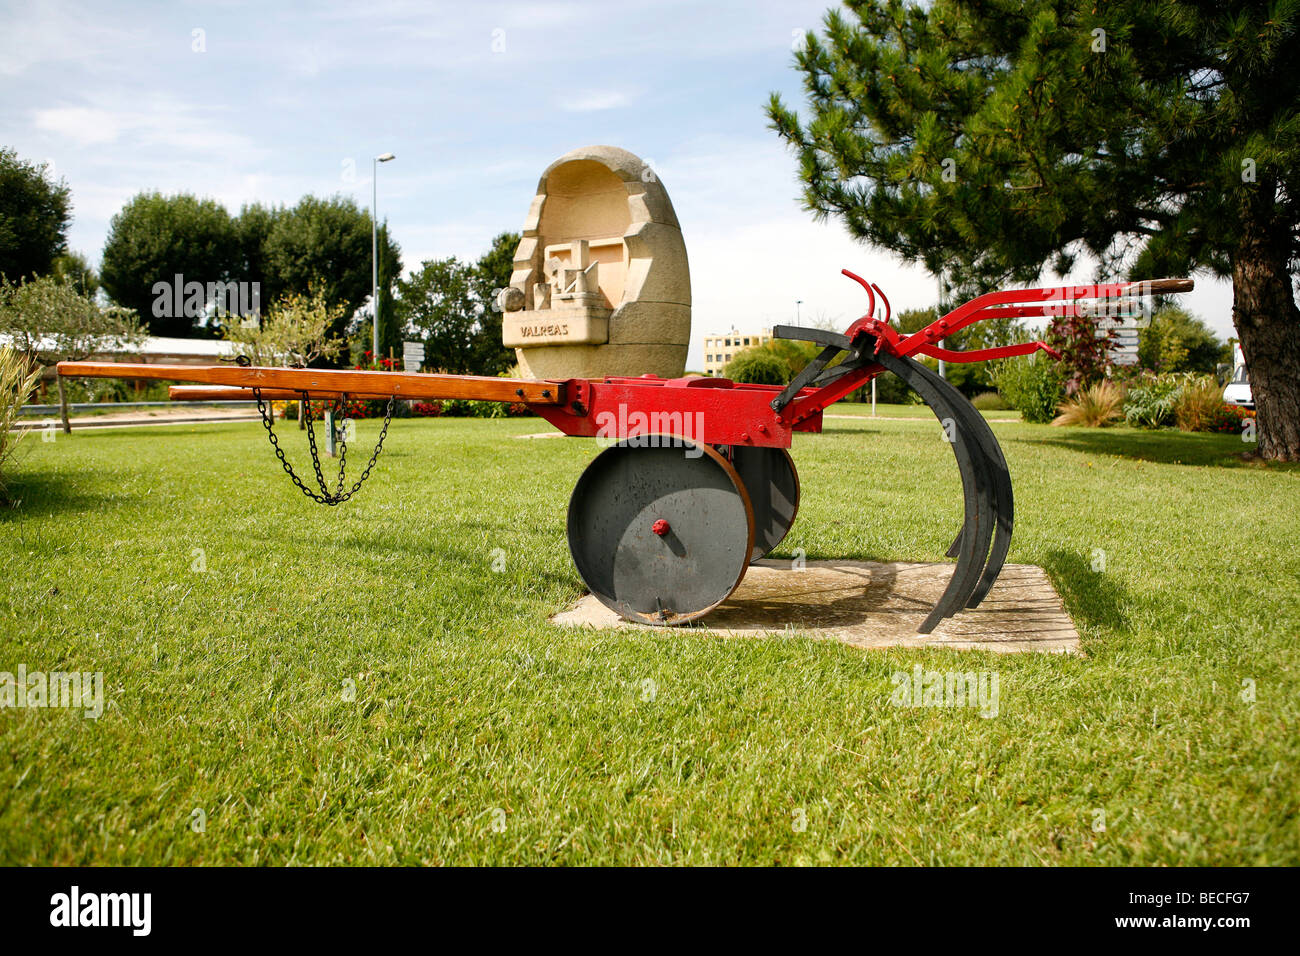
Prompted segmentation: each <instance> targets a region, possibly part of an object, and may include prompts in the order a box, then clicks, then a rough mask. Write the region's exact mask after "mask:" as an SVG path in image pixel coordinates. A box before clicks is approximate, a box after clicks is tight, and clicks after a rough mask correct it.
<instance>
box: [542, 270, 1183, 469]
mask: <svg viewBox="0 0 1300 956" xmlns="http://www.w3.org/2000/svg"><path fill="white" fill-rule="evenodd" d="M843 273H844V275H846V276H848V277H849V278H851V279H853V280H854V281H855V282H857V283H858V284H859V285H861V286H862V288H863V289H865V290H866V293H867V301H868V311H867V314H866V315H864V316H862V317H861V318H859V319H858V320H857V321H856V322H854V323H853V324H852V325H850V326H849V327H848V329H847V330H846V332H845V336H846V337H847V338H848V339H849V340H850V341H854V340H856V339H857V338H858V336H860V335H870V336H872V337H874V338H875V340H876V352H877V353H879V352H880V350H881V349H887V350H888V351H889V352H890V353H892V354H893V355H897V356H902V357H909V356H914V355H917V354H918V353H919V354H921V355H928V356H931V357H933V358H939V359H943V360H944V361H945V362H982V361H987V360H989V359H999V358H1009V357H1012V356H1017V355H1029V354H1031V353H1033V352H1036V351H1039V350H1040V349H1041V350H1042V351H1045V352H1047V353H1048V354H1049V355H1052V356H1053V357H1054V358H1057V359H1059V358H1060V355H1059V353H1057V352H1056V351H1054V350H1053V349H1052V348H1050V347H1049V346H1048V345H1047V344H1046V343H1044V342H1025V343H1022V344H1019V345H1005V346H999V347H997V348H988V349H975V350H971V351H968V352H959V351H954V350H952V349H947V348H941V347H940V346H939V345H938V344H937V343H938V342H939V341H940V340H942V339H944V338H946V337H948V336H950V335H952V334H953V333H954V332H958V331H960V330H961V329H964V328H966V327H967V326H969V325H971V324H973V323H975V322H979V321H983V320H984V319H999V318H1052V317H1055V316H1060V315H1079V314H1087V312H1086V311H1085V310H1084V309H1083V308H1082V307H1080V306H1079V305H1077V304H1076V303H1077V302H1078V301H1079V300H1084V299H1103V300H1115V299H1121V300H1122V298H1123V297H1124V296H1130V295H1134V294H1137V295H1144V294H1149V293H1150V292H1151V291H1161V289H1160V288H1156V287H1157V286H1159V284H1160V283H1164V284H1165V286H1164V287H1165V288H1169V289H1170V290H1171V291H1184V290H1185V289H1186V288H1189V287H1190V285H1191V283H1190V281H1189V280H1157V282H1156V283H1143V282H1112V283H1103V284H1098V285H1088V286H1048V287H1043V288H1033V289H1014V290H1010V291H1004V292H989V293H986V294H985V295H981V296H978V297H976V298H974V299H971V300H970V301H969V302H965V303H963V304H962V305H959V306H957V308H955V309H953V310H952V311H951V312H949V313H947V314H946V315H944V316H942V317H940V318H939V319H936V320H935V321H934V322H931V323H930V324H929V325H927V326H926V327H925V328H924V329H921V330H920V331H919V332H914V333H912V334H911V335H907V336H904V335H900V334H899V332H898V331H897V330H896V329H894V328H893V327H892V326H891V325H890V324H889V320H890V318H891V315H892V310H891V308H890V304H889V298H888V297H887V296H886V295H885V293H884V291H883V290H881V288H880V287H879V286H878V285H875V284H874V283H869V282H867V281H866V280H865V279H863V278H861V277H860V276H856V275H854V274H853V273H852V272H850V271H849V270H847V269H845V270H843ZM1172 284H1181V286H1180V287H1179V288H1177V289H1175V288H1173V285H1172ZM877 296H879V298H880V301H881V303H882V304H883V306H884V310H885V316H884V318H883V319H878V318H876V317H875V311H876V299H877ZM1130 304H1131V303H1129V302H1125V303H1124V305H1125V306H1126V307H1127V306H1128V305H1130ZM883 371H884V366H882V365H879V364H871V365H868V366H864V367H863V368H860V369H856V370H854V371H852V372H849V373H847V374H845V375H843V376H841V377H840V378H838V379H836V380H835V381H833V382H830V383H829V384H826V385H823V386H822V387H820V388H805V389H803V390H802V391H800V392H799V394H798V395H797V396H795V398H794V400H793V401H791V402H790V403H789V404H788V405H786V406H785V407H784V408H782V409H781V410H780V411H776V410H774V409H773V408H772V407H771V402H772V399H774V398H775V397H776V396H777V395H778V394H780V392H781V391H782V389H781V388H780V387H779V386H775V385H745V384H739V383H735V382H731V381H730V380H728V379H717V378H704V377H697V376H691V377H687V378H677V379H663V378H657V377H655V376H652V375H646V376H642V377H640V378H613V377H611V378H605V379H569V380H567V381H564V382H563V383H557V384H563V386H564V392H563V394H564V398H565V400H564V404H562V405H530V407H531V408H532V410H533V411H534V412H536V413H537V414H538V415H540V416H541V417H542V418H545V419H546V420H547V421H548V422H550V423H551V424H552V425H554V426H555V427H556V428H558V429H559V430H560V431H562V432H564V434H566V435H572V436H582V437H605V438H608V439H609V440H610V441H611V442H613V441H619V440H622V439H625V438H633V437H636V436H639V435H642V436H649V435H655V434H673V435H679V436H682V437H686V438H693V439H695V440H697V441H701V442H704V443H706V444H710V445H752V446H756V447H771V448H789V447H790V444H791V441H792V440H793V434H794V432H796V431H806V432H819V431H821V427H822V413H823V412H824V411H825V409H826V408H827V407H829V406H830V405H832V404H834V403H835V402H838V401H839V400H840V399H842V398H844V397H845V396H846V395H848V394H850V393H851V392H854V391H856V390H857V389H859V388H861V387H862V386H863V385H864V384H866V383H867V382H869V381H870V380H871V379H872V378H874V377H875V376H877V375H879V374H880V373H881V372H883Z"/></svg>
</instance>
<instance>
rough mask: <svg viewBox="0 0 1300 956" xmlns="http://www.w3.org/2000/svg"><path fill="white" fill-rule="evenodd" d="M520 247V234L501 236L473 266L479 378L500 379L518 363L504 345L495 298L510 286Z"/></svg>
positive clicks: (475, 359) (473, 362)
mask: <svg viewBox="0 0 1300 956" xmlns="http://www.w3.org/2000/svg"><path fill="white" fill-rule="evenodd" d="M518 247H519V233H517V232H503V233H500V234H499V235H497V236H496V237H495V238H493V240H492V244H491V246H490V247H489V248H488V251H487V252H485V253H484V254H483V255H482V256H481V257H480V258H479V260H478V262H477V263H475V265H474V275H473V277H472V279H471V287H472V291H473V295H474V298H475V299H476V300H477V302H478V306H479V309H478V316H479V323H478V330H477V333H476V334H475V336H474V342H473V357H472V359H471V367H473V368H474V369H475V370H476V371H477V374H479V375H497V374H499V373H501V372H504V371H505V370H506V369H508V368H509V367H510V366H511V365H513V364H514V362H515V350H514V349H508V348H506V347H505V346H504V345H502V344H501V319H502V315H501V307H500V306H499V305H498V304H497V300H496V296H497V293H498V292H499V291H500V290H501V289H504V288H505V287H506V286H508V285H509V284H510V275H511V273H512V272H514V268H515V250H516V249H517V248H518Z"/></svg>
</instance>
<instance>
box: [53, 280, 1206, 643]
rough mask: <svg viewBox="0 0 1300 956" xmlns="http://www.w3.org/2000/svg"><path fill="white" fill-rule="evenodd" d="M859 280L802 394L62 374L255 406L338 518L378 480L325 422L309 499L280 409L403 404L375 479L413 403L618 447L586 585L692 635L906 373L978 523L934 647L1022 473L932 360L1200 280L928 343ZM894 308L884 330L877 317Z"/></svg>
mask: <svg viewBox="0 0 1300 956" xmlns="http://www.w3.org/2000/svg"><path fill="white" fill-rule="evenodd" d="M844 274H845V275H847V276H849V277H850V278H852V279H853V280H854V281H856V282H858V283H859V284H860V285H861V286H862V287H863V289H864V290H866V293H867V296H868V309H867V313H866V314H865V315H864V316H862V317H861V318H860V319H858V320H857V321H856V322H854V323H853V324H852V325H850V326H849V327H848V329H846V330H845V331H844V333H842V334H841V333H836V332H829V331H825V330H822V329H810V328H800V327H796V326H777V327H776V328H775V329H773V334H774V335H775V336H777V337H779V338H787V339H798V340H803V341H810V342H815V343H817V344H819V345H821V346H823V348H822V350H821V352H820V353H819V354H818V355H817V357H816V358H815V359H814V360H813V361H811V362H810V363H809V364H808V365H807V367H805V368H804V369H803V370H802V371H801V372H800V373H799V374H798V375H797V376H796V377H795V378H794V380H793V381H792V382H791V383H790V384H789V385H787V386H785V387H784V388H782V387H779V386H766V385H747V384H741V383H736V382H731V381H729V380H727V379H715V378H704V377H697V376H691V377H686V378H679V379H662V378H656V377H653V376H645V377H641V378H618V377H607V378H601V379H567V380H563V381H540V380H532V379H504V378H482V377H475V376H461V375H435V374H418V373H417V374H406V373H390V372H356V371H335V370H327V369H304V368H256V367H249V366H245V365H239V366H203V367H196V366H167V365H127V364H118V363H94V362H62V363H60V364H59V372H60V374H63V375H72V376H100V377H120V378H151V379H165V380H173V381H185V382H198V383H204V385H205V386H207V387H193V386H173V387H172V389H171V393H172V397H173V398H175V399H178V400H184V399H190V400H211V399H214V398H240V397H249V398H252V399H254V400H256V401H257V403H258V408H259V409H260V410H261V412H262V416H263V423H264V425H265V427H266V429H267V432H268V434H269V435H270V437H271V441H272V444H273V445H274V446H275V449H276V453H277V455H279V456H280V461H281V463H282V465H283V467H284V469H285V470H286V471H287V472H288V473H289V474H290V476H291V477H292V478H293V480H294V482H295V484H297V486H298V487H299V488H300V489H301V490H302V491H303V493H304V494H306V495H308V496H309V497H311V498H313V499H314V500H316V501H318V502H321V503H322V504H328V505H335V504H339V503H341V502H343V501H346V500H347V499H348V498H350V497H351V496H352V495H353V494H354V493H355V492H356V491H357V490H358V489H359V488H360V487H361V484H362V482H364V480H365V478H366V475H368V474H369V472H370V467H367V468H366V471H365V473H364V474H363V475H362V476H361V478H360V480H358V481H356V482H355V483H354V484H353V485H352V487H351V488H350V490H347V491H345V490H344V486H345V483H344V477H343V471H342V463H341V466H340V472H339V476H338V483H337V485H336V487H335V489H334V490H333V491H331V490H330V488H329V486H328V484H327V482H326V481H325V478H324V476H323V473H322V471H321V467H320V465H321V463H320V460H319V457H318V456H317V455H316V444H315V433H314V431H313V430H311V424H310V420H309V422H308V425H309V438H310V439H311V447H312V459H313V465H314V468H315V477H316V480H317V484H318V485H319V492H317V491H315V490H313V489H312V488H309V487H308V486H307V485H306V484H305V483H304V482H303V481H302V480H300V479H299V478H298V476H297V475H296V474H295V473H294V471H293V469H292V467H291V466H290V465H289V463H288V462H287V461H286V460H285V459H284V456H283V453H282V452H281V450H280V448H279V445H278V441H277V439H276V436H275V432H274V428H273V425H272V413H271V411H270V409H269V407H268V403H269V402H270V401H271V400H273V399H298V398H309V399H324V400H337V401H342V400H344V399H345V398H347V397H351V398H386V399H389V416H388V417H386V418H385V420H384V428H383V432H381V437H380V444H379V446H377V447H376V449H375V454H374V455H373V456H372V457H371V460H370V466H373V464H374V461H375V458H376V457H377V456H378V454H379V450H380V448H381V447H382V444H383V436H384V435H386V434H387V430H388V424H389V417H391V414H392V402H393V400H395V399H425V400H428V399H478V400H486V401H500V402H512V403H518V402H522V403H525V404H527V405H528V406H529V408H531V409H532V410H533V411H534V412H536V413H537V414H538V415H540V416H541V417H542V418H545V419H546V420H547V421H548V422H550V423H551V424H552V425H554V426H555V427H556V428H558V429H559V430H560V431H562V432H563V433H564V434H566V435H570V436H574V437H594V438H598V439H602V440H603V441H604V443H606V444H607V446H608V447H606V448H605V449H604V450H603V451H602V452H601V453H600V454H599V455H597V456H596V458H595V459H594V460H593V461H592V462H591V464H590V465H589V466H588V467H587V469H586V471H584V472H583V474H582V475H581V477H580V478H579V479H578V483H577V485H576V487H575V488H574V491H573V494H572V496H571V498H570V501H569V514H568V540H569V550H570V553H571V554H572V556H573V561H574V564H575V565H576V567H577V570H578V573H579V575H580V576H581V577H582V579H583V581H584V582H585V583H586V584H587V586H588V587H589V588H590V589H591V592H592V593H593V594H594V595H596V597H597V598H599V599H600V600H601V601H602V602H603V603H604V604H606V605H607V606H609V607H611V608H613V609H614V610H615V611H617V612H618V613H619V614H621V615H622V616H623V617H625V618H628V619H629V620H634V621H641V622H645V623H650V624H682V623H686V622H688V621H693V620H696V619H698V618H700V617H702V616H704V615H705V614H707V613H708V612H709V611H711V610H712V609H713V608H715V607H717V606H718V605H719V604H721V603H722V602H723V601H725V600H726V599H727V598H728V597H729V596H730V595H731V593H732V592H733V591H734V590H735V589H736V587H737V585H739V583H740V581H741V579H742V578H743V577H744V575H745V571H746V569H747V568H748V567H749V565H750V564H751V563H753V562H754V561H756V560H758V559H759V558H761V557H763V556H764V555H766V554H767V553H768V552H770V551H771V550H772V549H773V548H775V547H776V546H777V544H779V543H780V542H781V540H782V539H783V538H784V537H785V535H786V534H787V532H789V530H790V527H791V525H792V524H793V523H794V519H795V516H796V514H797V512H798V507H799V478H798V475H797V473H796V471H795V467H794V462H793V459H792V458H791V457H790V454H789V452H788V451H787V450H786V449H788V448H790V446H791V443H792V441H793V435H794V433H795V432H797V431H803V432H819V431H821V427H822V413H823V412H824V411H825V409H826V408H828V407H829V406H830V405H832V404H834V403H835V402H837V401H839V400H840V399H842V398H844V397H845V396H846V395H849V394H850V393H851V392H853V391H855V390H856V389H859V388H861V387H862V386H863V385H864V384H866V383H867V382H869V381H870V380H871V379H872V378H874V377H875V376H876V375H879V374H880V373H881V372H884V371H891V372H894V373H895V374H896V375H898V376H899V378H901V379H902V380H903V381H904V382H905V383H906V384H907V385H908V386H909V387H910V388H911V389H913V390H914V391H916V392H917V393H918V394H919V395H920V396H921V398H922V399H924V400H925V402H926V403H927V404H928V405H929V406H930V408H931V409H932V410H933V411H934V413H935V415H936V416H937V417H938V419H939V420H940V422H941V423H942V424H943V425H944V432H945V435H946V436H948V437H949V440H950V442H951V445H952V449H953V454H954V455H955V457H956V459H957V466H958V470H959V471H960V473H961V482H962V495H963V498H964V502H965V518H964V521H963V522H962V527H961V529H960V531H959V532H958V534H957V536H956V539H955V540H954V541H953V544H952V547H951V548H950V549H949V552H948V554H949V556H950V557H954V558H956V566H955V568H954V570H953V575H952V578H951V579H950V581H949V583H948V586H947V588H946V589H945V590H944V592H943V595H942V596H941V597H940V598H939V600H938V602H937V603H936V604H935V606H934V608H933V609H932V610H931V611H930V613H929V614H928V615H927V616H926V617H925V619H924V620H923V621H922V622H921V623H920V625H919V627H918V630H919V631H920V632H921V633H929V632H930V631H931V630H933V628H934V627H935V626H936V625H937V624H938V623H939V622H940V621H941V620H943V619H944V618H946V617H950V616H952V615H953V614H956V613H957V612H959V611H960V610H962V609H963V608H968V607H976V606H977V605H979V603H980V602H981V601H983V600H984V598H985V596H986V595H987V594H988V592H989V589H990V588H991V587H992V586H993V583H994V581H995V580H996V579H997V576H998V573H999V572H1000V571H1001V569H1002V565H1003V562H1004V561H1005V560H1006V556H1007V552H1008V550H1009V548H1010V545H1011V532H1012V528H1013V525H1014V499H1013V496H1012V490H1011V477H1010V474H1009V472H1008V470H1007V463H1006V459H1005V458H1004V457H1003V454H1002V449H1001V447H1000V446H999V445H998V442H997V439H996V438H995V437H994V435H993V431H992V429H991V428H990V427H989V425H988V423H987V422H986V421H985V420H984V417H983V416H982V415H980V413H979V412H978V411H976V410H975V408H974V407H973V406H972V405H971V404H970V402H968V401H967V400H966V398H965V397H964V396H963V395H962V394H961V393H960V392H958V391H957V390H956V389H955V388H953V387H952V386H951V385H950V384H948V382H947V381H945V380H944V379H943V378H942V377H940V376H939V375H938V374H937V373H936V372H934V371H932V370H931V369H930V368H928V367H927V366H925V365H923V364H922V363H921V362H919V361H917V360H916V358H915V356H918V355H924V356H930V357H933V358H938V359H942V360H943V361H945V362H978V361H985V360H988V359H999V358H1007V357H1011V356H1017V355H1028V354H1030V353H1032V352H1034V351H1037V350H1039V349H1042V350H1044V351H1046V352H1048V353H1049V354H1052V355H1053V356H1055V357H1057V358H1059V356H1057V355H1056V353H1055V352H1053V351H1052V350H1051V349H1050V348H1048V347H1047V346H1046V345H1045V344H1044V343H1042V342H1029V343H1025V344H1020V345H1009V346H1002V347H999V348H989V349H979V350H974V351H969V352H959V351H953V350H951V349H946V348H943V347H941V346H940V345H939V344H938V343H939V342H940V341H942V340H943V339H945V338H947V337H949V336H951V335H952V334H953V333H955V332H958V331H960V330H961V329H963V328H966V327H967V326H969V325H971V324H972V323H974V322H979V321H982V320H984V319H995V318H1051V317H1054V316H1059V315H1085V314H1098V313H1099V312H1101V311H1102V310H1103V309H1105V310H1110V311H1109V313H1108V314H1115V311H1120V312H1124V311H1131V310H1132V309H1133V308H1134V305H1135V297H1141V296H1147V295H1152V294H1164V293H1172V292H1186V291H1189V290H1190V289H1191V288H1192V281H1191V280H1190V279H1159V280H1154V281H1148V282H1121V283H1109V284H1103V285H1091V286H1059V287H1051V288H1039V289H1020V290H1014V291H1006V292H991V293H988V294H986V295H982V296H979V297H978V298H975V299H972V300H971V301H969V302H966V303H964V304H963V305H960V306H958V307H957V308H955V309H953V310H952V311H951V312H949V313H948V314H947V315H944V316H943V317H942V318H940V319H938V320H936V321H935V322H932V323H931V324H930V325H928V326H926V327H925V328H924V329H921V330H920V331H919V332H915V333H912V334H911V335H902V334H900V333H899V332H898V331H897V330H896V329H894V328H893V327H892V326H891V325H890V318H891V309H890V305H889V300H888V299H887V298H886V296H885V294H884V293H883V292H882V291H881V289H880V287H879V286H877V285H875V284H873V283H869V282H867V281H866V280H864V279H862V278H860V277H858V276H856V275H853V274H852V273H851V272H849V271H848V270H845V271H844ZM877 300H879V301H877ZM1088 302H1092V303H1094V305H1092V306H1089V305H1087V303H1088ZM1098 302H1100V303H1102V304H1101V305H1100V306H1098V305H1096V304H1095V303H1098ZM878 306H879V307H880V308H881V309H883V312H884V314H883V316H880V317H878V316H877V307H878ZM214 386H215V387H214ZM343 455H344V456H346V445H343ZM344 460H345V459H344Z"/></svg>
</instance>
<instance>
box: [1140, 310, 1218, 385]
mask: <svg viewBox="0 0 1300 956" xmlns="http://www.w3.org/2000/svg"><path fill="white" fill-rule="evenodd" d="M1231 358H1232V350H1231V349H1229V348H1228V347H1227V346H1226V345H1224V344H1223V343H1222V342H1220V341H1219V339H1218V336H1216V335H1215V334H1214V333H1213V332H1212V331H1210V328H1209V326H1207V325H1206V324H1205V323H1204V322H1203V321H1201V320H1200V319H1199V318H1197V317H1196V316H1194V315H1192V313H1190V312H1188V311H1187V310H1186V309H1185V308H1183V307H1182V306H1177V305H1169V306H1165V307H1164V308H1161V309H1158V310H1157V311H1156V312H1155V314H1154V315H1152V316H1151V322H1150V324H1149V325H1148V326H1147V327H1146V328H1144V329H1141V330H1140V331H1139V332H1138V362H1139V363H1140V364H1141V365H1142V367H1143V368H1147V369H1150V370H1151V371H1153V372H1203V373H1205V374H1212V373H1213V372H1214V371H1215V369H1216V368H1217V366H1218V364H1219V363H1220V362H1227V361H1231Z"/></svg>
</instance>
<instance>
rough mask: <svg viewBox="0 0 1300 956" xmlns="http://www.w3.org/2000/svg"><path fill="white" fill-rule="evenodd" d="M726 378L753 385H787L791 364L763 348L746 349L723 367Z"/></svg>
mask: <svg viewBox="0 0 1300 956" xmlns="http://www.w3.org/2000/svg"><path fill="white" fill-rule="evenodd" d="M722 375H723V377H724V378H729V379H731V380H732V381H733V382H746V383H750V384H753V385H785V384H786V383H787V382H789V381H790V378H791V374H790V366H789V365H787V364H786V363H785V362H783V361H782V360H781V359H779V358H777V357H776V356H775V355H773V354H772V353H771V352H768V351H766V350H765V349H763V348H761V347H760V348H752V349H745V350H744V351H743V352H741V353H740V354H739V355H737V356H736V357H735V358H733V359H732V360H731V361H730V362H728V363H727V367H726V368H725V369H723V371H722Z"/></svg>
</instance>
